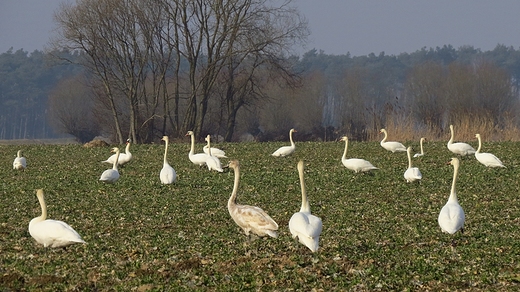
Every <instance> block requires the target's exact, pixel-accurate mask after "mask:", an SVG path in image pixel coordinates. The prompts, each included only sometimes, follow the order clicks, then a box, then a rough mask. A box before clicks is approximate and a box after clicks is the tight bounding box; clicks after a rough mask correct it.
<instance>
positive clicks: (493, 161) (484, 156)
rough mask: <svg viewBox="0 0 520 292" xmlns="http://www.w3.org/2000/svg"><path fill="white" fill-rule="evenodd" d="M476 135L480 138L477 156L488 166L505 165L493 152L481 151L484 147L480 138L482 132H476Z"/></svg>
mask: <svg viewBox="0 0 520 292" xmlns="http://www.w3.org/2000/svg"><path fill="white" fill-rule="evenodd" d="M475 137H477V139H478V149H477V151H476V152H475V158H477V160H478V161H479V162H480V163H482V164H484V165H485V166H487V167H505V165H504V164H503V163H502V161H500V159H498V158H497V157H496V156H495V155H493V154H491V153H480V148H481V147H482V141H481V139H480V134H476V135H475Z"/></svg>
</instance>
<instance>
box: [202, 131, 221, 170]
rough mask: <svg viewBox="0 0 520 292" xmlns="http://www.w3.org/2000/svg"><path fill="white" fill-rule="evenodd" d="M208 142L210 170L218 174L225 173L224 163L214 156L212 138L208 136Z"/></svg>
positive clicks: (207, 162) (207, 160) (208, 164)
mask: <svg viewBox="0 0 520 292" xmlns="http://www.w3.org/2000/svg"><path fill="white" fill-rule="evenodd" d="M205 140H206V142H208V145H207V147H208V158H207V159H206V165H207V166H208V169H209V170H216V171H218V172H223V171H224V170H223V169H222V163H220V159H218V157H215V156H213V155H212V151H213V149H212V148H211V136H210V135H208V136H206V139H205Z"/></svg>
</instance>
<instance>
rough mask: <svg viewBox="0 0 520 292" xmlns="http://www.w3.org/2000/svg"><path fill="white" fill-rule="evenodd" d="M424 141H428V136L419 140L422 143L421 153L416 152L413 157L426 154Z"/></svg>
mask: <svg viewBox="0 0 520 292" xmlns="http://www.w3.org/2000/svg"><path fill="white" fill-rule="evenodd" d="M424 141H426V138H421V141H420V142H419V143H420V144H421V153H415V154H414V156H413V157H421V156H424V150H423V142H424Z"/></svg>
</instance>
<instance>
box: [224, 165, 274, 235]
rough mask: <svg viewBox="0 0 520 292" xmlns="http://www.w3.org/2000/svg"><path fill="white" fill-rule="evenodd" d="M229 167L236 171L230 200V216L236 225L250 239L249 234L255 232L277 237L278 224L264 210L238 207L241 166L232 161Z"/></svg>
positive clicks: (245, 206)
mask: <svg viewBox="0 0 520 292" xmlns="http://www.w3.org/2000/svg"><path fill="white" fill-rule="evenodd" d="M229 167H230V168H232V169H233V170H234V171H235V183H234V185H233V192H232V193H231V197H229V200H228V210H229V215H231V218H233V220H234V221H235V223H236V224H237V225H238V226H239V227H240V228H242V229H243V230H244V232H245V233H246V235H247V236H248V237H249V232H253V233H254V234H256V235H258V236H265V235H269V236H271V237H275V238H276V237H277V236H278V234H277V233H276V230H278V224H277V223H276V222H275V221H274V220H273V219H272V218H271V217H270V216H269V215H267V213H265V212H264V210H262V209H260V208H258V207H255V206H248V205H238V204H237V203H236V198H237V191H238V182H239V180H240V165H239V163H238V160H232V161H231V162H230V163H229Z"/></svg>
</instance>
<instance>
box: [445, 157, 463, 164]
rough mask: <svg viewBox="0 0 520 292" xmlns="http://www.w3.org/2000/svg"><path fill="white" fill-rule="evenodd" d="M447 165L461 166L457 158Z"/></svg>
mask: <svg viewBox="0 0 520 292" xmlns="http://www.w3.org/2000/svg"><path fill="white" fill-rule="evenodd" d="M446 164H451V165H453V166H459V165H460V161H459V159H458V158H456V157H453V158H452V159H451V160H450V161H448V162H447V163H446Z"/></svg>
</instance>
